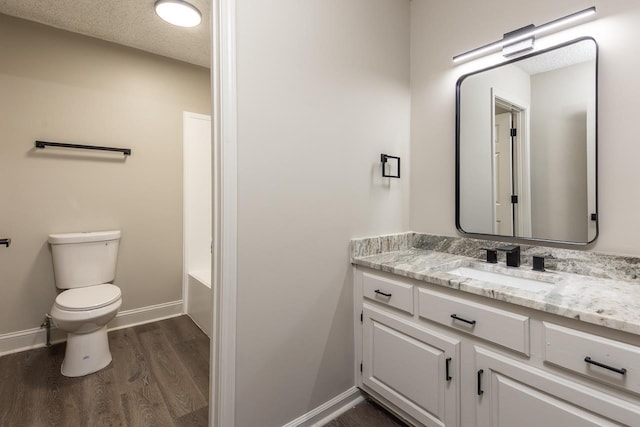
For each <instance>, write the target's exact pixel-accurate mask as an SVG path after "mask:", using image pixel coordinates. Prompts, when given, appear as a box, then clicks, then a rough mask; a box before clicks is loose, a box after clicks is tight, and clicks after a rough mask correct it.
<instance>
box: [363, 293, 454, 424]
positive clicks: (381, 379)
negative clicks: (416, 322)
mask: <svg viewBox="0 0 640 427" xmlns="http://www.w3.org/2000/svg"><path fill="white" fill-rule="evenodd" d="M363 328H364V329H363V371H362V374H363V378H362V384H363V387H364V389H365V390H367V389H369V390H371V391H373V392H375V393H377V394H379V395H380V396H381V397H383V398H385V399H387V400H388V401H389V402H391V403H393V404H395V405H396V406H397V407H398V408H399V409H401V410H403V411H405V412H406V413H407V414H409V415H411V416H412V417H414V418H415V419H416V420H418V421H420V422H421V423H423V424H424V425H426V426H447V427H449V426H451V427H453V426H457V425H459V409H458V408H459V406H458V396H459V378H458V374H459V372H460V369H459V366H460V365H459V341H457V340H455V339H452V338H449V337H446V336H444V335H441V334H438V333H436V332H434V331H430V330H428V329H425V328H422V327H416V326H413V325H411V324H409V323H406V322H405V321H404V320H403V319H401V318H399V317H397V316H395V315H393V314H391V313H388V312H385V311H383V310H381V309H378V308H376V307H373V306H370V305H367V304H364V310H363Z"/></svg>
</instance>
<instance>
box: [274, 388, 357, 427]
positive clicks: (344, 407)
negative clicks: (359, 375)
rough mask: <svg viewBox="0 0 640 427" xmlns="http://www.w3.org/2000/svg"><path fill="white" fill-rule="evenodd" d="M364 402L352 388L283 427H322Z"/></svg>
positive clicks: (355, 389)
mask: <svg viewBox="0 0 640 427" xmlns="http://www.w3.org/2000/svg"><path fill="white" fill-rule="evenodd" d="M362 401H364V398H363V397H362V393H360V390H358V389H357V388H356V387H351V388H350V389H348V390H347V391H345V392H343V393H340V394H339V395H337V396H336V397H334V398H333V399H331V400H329V401H328V402H325V403H323V404H322V405H320V406H318V407H317V408H315V409H313V410H311V411H309V412H307V413H306V414H303V415H301V416H299V417H298V418H296V419H295V420H293V421H290V422H288V423H287V424H285V425H284V426H283V427H302V426H311V427H320V426H323V425H325V424H327V423H329V422H330V421H331V420H334V419H335V418H338V417H339V416H340V415H342V414H344V413H345V412H347V411H348V410H349V409H351V408H353V407H354V406H356V405H357V404H358V403H360V402H362Z"/></svg>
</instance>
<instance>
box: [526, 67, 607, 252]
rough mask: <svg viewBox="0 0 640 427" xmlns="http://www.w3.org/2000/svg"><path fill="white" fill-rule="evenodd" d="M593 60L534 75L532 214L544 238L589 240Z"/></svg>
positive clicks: (534, 226)
mask: <svg viewBox="0 0 640 427" xmlns="http://www.w3.org/2000/svg"><path fill="white" fill-rule="evenodd" d="M594 69H595V67H594V63H593V61H589V62H583V63H580V64H576V65H573V66H571V67H565V68H561V69H559V70H553V71H547V72H545V73H539V74H535V75H533V76H531V139H532V140H533V141H535V142H534V143H532V144H531V150H530V153H531V206H532V209H531V218H532V230H533V235H534V236H536V237H538V238H541V239H555V240H566V241H570V242H586V241H588V240H589V239H588V238H587V231H588V220H589V210H588V207H587V206H588V205H587V110H588V106H589V104H590V103H593V102H595V100H594V99H593V95H592V94H593V92H590V91H585V90H584V88H585V87H588V86H589V85H593V81H594Z"/></svg>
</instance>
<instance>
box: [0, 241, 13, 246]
mask: <svg viewBox="0 0 640 427" xmlns="http://www.w3.org/2000/svg"><path fill="white" fill-rule="evenodd" d="M0 245H5V246H6V247H7V248H8V247H9V246H11V239H0Z"/></svg>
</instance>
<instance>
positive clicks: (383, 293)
mask: <svg viewBox="0 0 640 427" xmlns="http://www.w3.org/2000/svg"><path fill="white" fill-rule="evenodd" d="M373 292H375V293H376V294H380V295H383V296H385V297H387V298H391V294H388V293H386V292H382V291H381V290H380V289H376V290H375V291H373Z"/></svg>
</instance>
